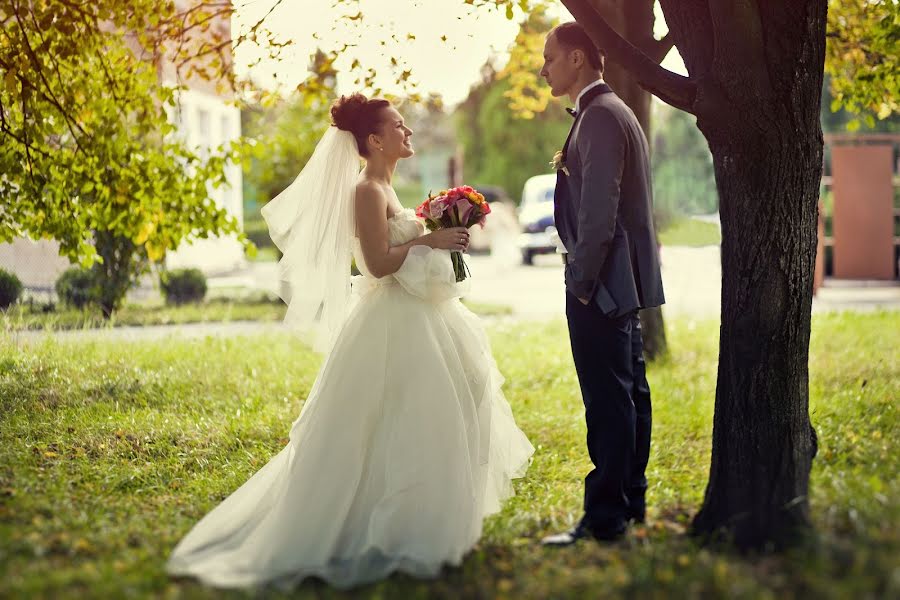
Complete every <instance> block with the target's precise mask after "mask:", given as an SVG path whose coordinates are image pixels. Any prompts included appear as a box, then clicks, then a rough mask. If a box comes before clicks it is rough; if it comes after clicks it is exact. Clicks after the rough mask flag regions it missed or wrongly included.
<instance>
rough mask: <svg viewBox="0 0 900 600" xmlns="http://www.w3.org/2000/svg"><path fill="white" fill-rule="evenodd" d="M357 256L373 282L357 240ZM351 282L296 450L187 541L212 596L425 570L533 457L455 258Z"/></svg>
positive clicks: (185, 555)
mask: <svg viewBox="0 0 900 600" xmlns="http://www.w3.org/2000/svg"><path fill="white" fill-rule="evenodd" d="M389 230H390V240H391V244H392V245H398V244H402V243H405V242H407V241H409V240H411V239H413V238H415V237H416V236H419V235H422V233H423V229H422V225H421V222H420V221H419V220H418V219H417V218H416V216H415V214H414V213H413V212H412V211H410V210H404V211H403V212H401V213H398V214H396V215H394V216H393V217H392V218H390V219H389ZM354 254H355V256H356V263H357V265H358V266H359V267H360V269H361V270H362V271H363V272H364V273H365V267H364V265H365V262H364V261H363V260H362V256H361V254H362V253H361V251H360V249H359V242H358V240H354ZM353 289H354V296H355V297H357V298H358V300H357V301H356V304H355V306H354V307H353V310H352V311H351V313H350V315H349V317H348V319H347V321H346V322H345V324H344V326H343V328H342V330H341V332H340V335H339V336H338V338H337V341H336V342H335V344H334V346H333V348H332V350H331V352H330V353H329V354H328V356H327V357H326V359H325V362H324V364H323V365H322V368H321V371H320V372H319V375H318V378H317V380H316V382H315V384H314V385H313V388H312V391H311V392H310V395H309V398H308V399H307V402H306V404H305V405H304V407H303V410H302V411H301V413H300V416H299V418H298V419H297V420H296V421H295V422H294V424H293V426H292V427H291V431H290V442H289V443H288V444H287V446H286V447H285V448H284V449H283V450H282V451H281V452H279V453H278V454H277V455H276V456H275V457H274V458H273V459H272V460H271V461H270V462H269V463H268V464H267V465H266V466H265V467H263V468H262V469H260V470H259V471H258V472H257V473H256V474H255V475H253V476H252V477H251V478H250V479H249V480H248V481H247V482H246V483H245V484H244V485H243V486H242V487H241V488H240V489H238V490H237V491H236V492H234V493H233V494H232V495H231V496H229V497H228V498H227V499H226V500H225V501H224V502H222V503H221V504H220V505H218V506H217V507H216V508H215V509H214V510H213V511H212V512H210V513H209V514H207V515H206V516H205V517H204V518H203V519H202V520H201V521H200V522H199V523H198V524H197V525H196V526H195V527H194V528H193V529H192V530H191V531H190V533H188V535H187V536H186V537H185V538H184V539H183V540H182V541H181V542H180V543H179V544H178V546H177V547H176V548H175V550H174V552H173V554H172V556H171V558H170V559H169V562H168V564H167V570H168V572H169V573H170V574H173V575H189V576H195V577H197V578H198V579H200V580H201V581H203V582H205V583H207V584H210V585H213V586H218V587H243V586H251V585H255V584H261V583H271V584H275V585H279V586H292V585H294V584H296V583H298V582H299V581H300V580H302V579H304V578H306V577H309V576H317V577H320V578H323V579H325V580H326V581H328V582H329V583H330V584H332V585H333V586H335V587H339V588H346V587H351V586H354V585H359V584H362V583H366V582H371V581H374V580H377V579H380V578H382V577H385V576H386V575H388V574H389V573H391V572H393V571H402V572H405V573H408V574H410V575H413V576H416V577H431V576H435V575H437V574H438V573H439V571H440V569H441V567H442V566H443V565H459V564H460V562H461V560H462V558H463V556H464V555H465V554H466V553H467V552H468V551H469V550H470V549H471V548H472V547H473V545H474V544H475V543H476V542H477V540H478V539H479V537H480V535H481V530H482V522H483V520H484V518H485V517H486V516H487V515H490V514H492V513H495V512H497V511H498V510H499V509H500V503H501V501H502V500H503V499H505V498H507V497H508V496H510V495H512V494H513V487H512V483H511V479H513V478H516V477H521V476H522V475H524V473H525V470H526V467H527V464H528V461H529V459H530V457H531V455H532V453H533V452H534V448H533V447H532V445H531V444H530V443H529V441H528V439H527V438H526V437H525V435H524V434H523V433H522V432H521V431H520V430H519V428H518V427H517V426H516V424H515V422H514V420H513V415H512V412H511V410H510V407H509V404H508V403H507V401H506V399H505V398H504V396H503V393H502V392H501V389H500V388H501V384H502V383H503V378H502V377H501V375H500V373H499V371H498V370H497V368H496V364H495V362H494V359H493V357H492V355H491V351H490V346H489V344H488V339H487V336H486V335H485V333H484V331H483V329H482V327H481V325H480V322H479V320H478V318H477V317H476V316H475V315H473V314H472V313H471V312H470V311H469V310H468V309H467V308H466V307H464V306H463V305H462V304H461V303H460V301H459V299H458V295H459V286H458V284H456V282H455V279H454V275H453V269H452V266H451V262H450V257H449V253H448V252H447V251H442V250H432V249H430V248H428V247H426V246H414V247H413V248H412V249H411V250H410V252H409V255H408V257H407V259H406V261H405V262H404V264H403V266H402V267H401V269H400V270H399V271H398V272H397V273H396V274H394V275H392V276H389V277H385V278H382V279H375V278H373V277H372V276H371V275H369V274H365V275H364V276H362V277H357V278H355V280H354V282H353Z"/></svg>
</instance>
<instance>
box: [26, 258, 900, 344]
mask: <svg viewBox="0 0 900 600" xmlns="http://www.w3.org/2000/svg"><path fill="white" fill-rule="evenodd" d="M466 262H467V263H468V264H469V267H470V269H471V272H472V277H473V282H472V283H473V285H472V291H471V293H470V294H469V295H468V296H467V299H468V300H470V301H472V302H475V303H486V304H500V305H505V306H509V307H511V308H512V315H510V316H505V317H503V318H502V320H503V321H507V320H510V319H512V320H518V321H528V320H548V319H562V318H564V317H565V296H564V290H563V272H562V264H561V262H560V260H559V257H558V256H556V255H547V256H538V257H536V258H535V264H534V266H529V267H526V266H523V265H521V264H519V262H518V258H517V257H516V256H509V255H508V256H507V257H505V258H496V257H491V256H469V257H467V258H466ZM662 269H663V285H664V287H665V292H666V304H665V306H664V307H663V314H664V316H665V317H666V318H691V319H710V320H712V319H718V318H719V307H720V304H719V303H720V296H721V266H720V262H719V248H718V247H717V246H707V247H703V248H687V247H666V248H663V252H662ZM208 284H209V289H210V292H213V293H215V292H216V291H219V292H221V293H225V292H226V291H227V292H228V293H230V292H231V291H232V290H234V291H237V292H238V293H240V292H243V293H247V292H256V293H258V292H260V291H265V292H267V293H270V294H273V295H277V290H278V276H277V266H276V265H275V263H250V264H249V266H248V268H247V269H244V270H242V271H239V272H236V273H228V274H225V275H222V276H217V277H211V278H210V279H209V280H208ZM157 293H158V292H157ZM878 309H884V310H900V283H898V282H871V281H838V280H827V281H826V282H825V285H824V286H823V287H821V288H820V289H819V291H818V294H817V295H816V296H815V297H814V298H813V308H812V310H813V313H823V312H834V311H844V310H859V311H870V310H878ZM284 331H287V329H286V328H285V327H284V326H283V325H281V324H280V323H261V322H254V321H235V322H227V323H192V324H185V325H151V326H146V327H116V328H111V329H99V330H75V331H61V332H52V333H47V332H42V331H36V332H19V333H15V334H12V335H11V337H12V339H13V340H14V342H15V343H16V344H17V345H21V344H25V343H36V342H39V341H40V340H42V339H44V338H46V337H48V336H52V337H54V338H56V339H59V340H65V339H75V338H77V339H97V338H103V339H119V340H138V339H161V338H164V337H166V336H169V335H173V336H177V337H182V338H202V337H206V336H210V335H211V336H238V335H257V334H262V333H267V332H271V333H279V332H284Z"/></svg>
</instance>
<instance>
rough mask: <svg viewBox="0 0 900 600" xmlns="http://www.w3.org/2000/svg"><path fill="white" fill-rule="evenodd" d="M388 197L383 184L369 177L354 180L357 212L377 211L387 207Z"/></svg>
mask: <svg viewBox="0 0 900 600" xmlns="http://www.w3.org/2000/svg"><path fill="white" fill-rule="evenodd" d="M387 202H388V198H387V195H386V194H385V192H384V189H383V186H381V185H380V184H379V183H378V182H376V181H372V180H371V179H365V178H361V179H360V180H359V181H358V182H356V209H357V212H365V213H377V212H384V211H385V209H386V208H387Z"/></svg>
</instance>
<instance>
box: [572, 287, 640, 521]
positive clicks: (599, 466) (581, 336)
mask: <svg viewBox="0 0 900 600" xmlns="http://www.w3.org/2000/svg"><path fill="white" fill-rule="evenodd" d="M566 317H567V319H568V323H569V339H570V341H571V344H572V356H573V358H574V360H575V370H576V372H577V374H578V383H579V385H580V386H581V396H582V399H583V400H584V409H585V420H586V421H587V447H588V454H589V455H590V458H591V462H592V463H593V464H594V468H593V469H592V470H591V472H590V473H588V475H587V477H585V490H584V518H583V520H582V523H583V524H584V525H585V526H587V527H588V528H589V529H594V530H606V529H615V528H617V527H619V526H621V524H622V522H623V521H625V520H627V519H629V518H631V517H639V518H643V516H644V510H645V504H644V495H645V493H646V490H647V479H646V476H645V474H644V471H645V469H646V467H647V460H648V458H649V456H650V430H651V424H652V411H651V406H650V386H649V385H648V383H647V376H646V366H645V364H644V357H643V341H642V340H641V325H640V320H639V318H638V315H637V312H636V311H635V312H632V313H629V314H627V315H624V316H621V317H607V316H606V315H604V314H603V312H602V311H601V310H600V308H599V307H598V306H597V305H596V304H594V303H593V302H592V303H590V304H588V305H587V306H586V305H584V304H582V303H581V301H580V300H578V298H576V297H575V296H574V295H573V294H572V293H571V292H569V291H566Z"/></svg>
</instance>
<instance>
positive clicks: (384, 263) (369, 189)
mask: <svg viewBox="0 0 900 600" xmlns="http://www.w3.org/2000/svg"><path fill="white" fill-rule="evenodd" d="M387 202H388V200H387V197H386V196H385V195H384V194H383V193H382V192H381V190H379V189H378V187H377V186H376V185H375V184H372V183H369V182H366V181H363V182H360V183H359V185H357V186H356V230H357V232H358V235H359V243H360V246H361V247H362V253H363V260H365V261H366V268H367V269H368V270H369V272H370V273H371V274H372V275H374V276H375V277H378V278H379V279H380V278H381V277H386V276H387V275H392V274H394V273H396V272H397V270H398V269H399V268H400V267H401V266H402V265H403V261H405V260H406V255H407V253H409V249H410V248H412V247H413V246H428V247H430V248H443V249H445V250H460V251H462V250H465V249H466V246H467V243H466V242H468V237H469V234H468V231H467V230H466V229H465V228H463V227H454V228H452V229H442V230H440V231H435V232H433V233H429V234H427V235H423V236H420V237H418V238H416V239H414V240H412V241H409V242H407V243H405V244H403V245H401V246H393V247H391V244H390V233H389V231H388V220H387V206H388V205H387ZM460 239H463V240H465V241H464V242H460V241H459V240H460Z"/></svg>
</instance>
